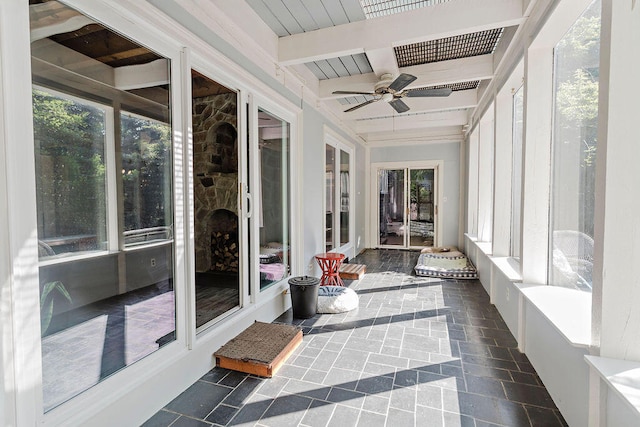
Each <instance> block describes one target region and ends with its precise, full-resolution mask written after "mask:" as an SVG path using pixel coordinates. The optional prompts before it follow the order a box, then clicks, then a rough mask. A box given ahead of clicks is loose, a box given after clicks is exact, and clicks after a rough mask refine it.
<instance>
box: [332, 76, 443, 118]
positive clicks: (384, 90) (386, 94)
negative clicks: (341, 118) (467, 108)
mask: <svg viewBox="0 0 640 427" xmlns="http://www.w3.org/2000/svg"><path fill="white" fill-rule="evenodd" d="M392 79H393V76H392V75H391V74H383V75H382V76H380V81H379V82H378V83H376V84H375V86H374V87H373V90H374V91H373V92H358V91H348V90H336V91H334V92H333V94H334V95H369V96H373V97H374V98H373V99H370V100H368V101H365V102H363V103H361V104H358V105H356V106H354V107H351V108H349V109H347V110H345V113H348V112H350V111H354V110H357V109H358V108H361V107H364V106H365V105H369V104H371V103H374V102H376V101H381V100H382V101H385V102H387V103H389V105H391V107H393V109H394V110H396V111H397V112H398V113H405V112H407V111H409V109H410V108H409V106H408V105H407V104H405V103H404V102H403V101H402V100H401V98H404V97H405V96H406V97H407V98H423V97H434V96H449V95H451V89H450V88H441V89H428V88H423V89H413V90H409V89H406V90H405V88H406V87H407V86H409V85H410V84H411V83H413V82H414V81H415V80H416V79H417V77H416V76H412V75H411V74H405V73H402V74H400V75H399V76H398V77H396V79H395V80H392Z"/></svg>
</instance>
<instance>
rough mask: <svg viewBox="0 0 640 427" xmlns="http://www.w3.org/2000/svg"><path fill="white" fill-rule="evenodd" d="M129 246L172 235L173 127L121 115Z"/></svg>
mask: <svg viewBox="0 0 640 427" xmlns="http://www.w3.org/2000/svg"><path fill="white" fill-rule="evenodd" d="M120 137H121V146H120V150H121V153H122V181H123V182H122V187H123V193H124V194H123V199H124V200H123V202H124V215H125V216H124V235H125V242H124V243H125V246H132V245H139V244H143V243H148V242H154V241H161V240H166V239H169V238H171V223H172V221H173V219H172V217H171V212H172V209H171V204H172V203H171V198H170V196H171V127H170V126H169V125H168V124H167V123H162V122H159V121H156V120H153V119H148V118H146V117H141V116H137V115H135V114H131V113H127V112H122V113H121V114H120Z"/></svg>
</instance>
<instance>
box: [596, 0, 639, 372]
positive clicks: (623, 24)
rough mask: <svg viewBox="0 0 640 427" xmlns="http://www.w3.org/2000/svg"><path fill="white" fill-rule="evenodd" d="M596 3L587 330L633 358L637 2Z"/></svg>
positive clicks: (606, 350) (612, 353)
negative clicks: (598, 32) (598, 29)
mask: <svg viewBox="0 0 640 427" xmlns="http://www.w3.org/2000/svg"><path fill="white" fill-rule="evenodd" d="M602 9H603V10H602V47H601V60H600V64H601V65H600V112H599V118H600V119H599V122H598V126H599V132H598V157H597V166H598V170H597V176H596V181H597V183H598V188H597V189H596V200H597V202H596V203H597V204H596V236H595V239H594V240H595V242H596V247H595V254H596V258H595V265H594V267H595V271H594V280H593V282H594V288H593V290H594V295H593V297H594V300H593V307H594V313H593V322H592V323H593V329H594V331H593V335H594V336H595V338H596V339H597V338H598V336H599V338H600V355H601V356H604V357H611V358H616V359H625V360H634V361H640V275H638V271H637V266H638V265H640V221H639V220H638V216H639V215H638V213H639V212H640V197H639V196H638V191H639V189H640V168H639V167H638V162H639V161H640V133H639V132H638V123H640V108H638V102H639V100H640V86H639V85H638V76H639V75H640V2H638V1H631V0H629V1H618V0H604V1H603V7H602ZM600 254H601V256H599V255H600ZM598 307H601V311H600V312H599V310H598ZM600 319H601V325H600V330H599V331H598V321H599V320H600ZM596 342H597V341H596Z"/></svg>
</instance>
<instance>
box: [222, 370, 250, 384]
mask: <svg viewBox="0 0 640 427" xmlns="http://www.w3.org/2000/svg"><path fill="white" fill-rule="evenodd" d="M248 376H249V375H248V374H245V373H242V372H237V371H231V372H229V373H228V374H227V375H226V376H225V377H224V378H223V379H221V380H220V381H218V384H221V385H226V386H227V387H235V386H237V385H238V384H240V383H241V382H242V380H244V379H245V378H246V377H248Z"/></svg>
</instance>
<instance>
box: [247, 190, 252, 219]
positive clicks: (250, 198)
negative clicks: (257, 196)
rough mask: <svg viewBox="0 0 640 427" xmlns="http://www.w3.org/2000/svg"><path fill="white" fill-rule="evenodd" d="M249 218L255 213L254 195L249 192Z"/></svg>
mask: <svg viewBox="0 0 640 427" xmlns="http://www.w3.org/2000/svg"><path fill="white" fill-rule="evenodd" d="M247 206H248V207H247V219H249V218H251V216H252V215H253V196H252V195H251V193H247Z"/></svg>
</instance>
